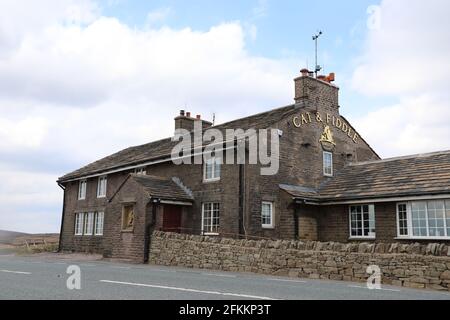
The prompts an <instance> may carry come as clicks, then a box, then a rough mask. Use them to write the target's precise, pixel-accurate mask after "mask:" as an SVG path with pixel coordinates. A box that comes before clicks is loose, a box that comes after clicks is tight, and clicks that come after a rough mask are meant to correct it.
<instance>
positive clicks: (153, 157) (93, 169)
mask: <svg viewBox="0 0 450 320" xmlns="http://www.w3.org/2000/svg"><path fill="white" fill-rule="evenodd" d="M302 106H304V105H302V104H293V105H288V106H285V107H281V108H277V109H273V110H270V111H266V112H262V113H258V114H255V115H252V116H249V117H245V118H241V119H237V120H234V121H230V122H227V123H224V124H221V125H217V126H213V127H210V128H215V129H219V130H225V129H238V128H239V129H244V130H246V129H249V128H255V129H260V128H268V127H269V126H270V125H271V124H273V123H276V122H278V121H280V120H281V119H283V118H284V117H285V116H286V115H288V114H290V113H293V112H295V111H296V110H297V108H299V107H302ZM177 144H178V142H176V141H175V142H173V141H172V138H166V139H162V140H158V141H154V142H150V143H147V144H143V145H140V146H135V147H130V148H127V149H124V150H122V151H119V152H117V153H114V154H112V155H110V156H107V157H105V158H103V159H100V160H98V161H95V162H93V163H90V164H88V165H87V166H84V167H82V168H80V169H78V170H75V171H73V172H71V173H68V174H66V175H64V176H62V177H60V178H59V179H58V181H59V182H64V181H68V180H72V179H78V178H82V177H86V176H89V175H95V174H101V173H103V172H107V171H110V170H115V169H120V168H124V167H127V166H134V165H136V166H137V165H139V164H144V163H146V162H151V161H157V160H161V159H166V158H169V157H170V155H171V152H172V149H173V147H174V146H176V145H177Z"/></svg>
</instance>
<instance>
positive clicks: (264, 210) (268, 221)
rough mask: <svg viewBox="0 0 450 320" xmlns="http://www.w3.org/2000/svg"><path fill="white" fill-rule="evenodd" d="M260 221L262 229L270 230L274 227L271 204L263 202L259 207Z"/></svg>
mask: <svg viewBox="0 0 450 320" xmlns="http://www.w3.org/2000/svg"><path fill="white" fill-rule="evenodd" d="M261 220H262V227H263V228H265V229H272V228H273V227H274V225H275V224H274V221H273V203H272V202H263V203H262V206H261Z"/></svg>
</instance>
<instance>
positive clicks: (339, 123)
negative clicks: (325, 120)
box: [336, 118, 342, 129]
mask: <svg viewBox="0 0 450 320" xmlns="http://www.w3.org/2000/svg"><path fill="white" fill-rule="evenodd" d="M336 127H337V128H339V129H340V128H341V127H342V120H341V119H339V118H337V119H336Z"/></svg>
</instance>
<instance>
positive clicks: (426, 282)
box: [150, 231, 450, 291]
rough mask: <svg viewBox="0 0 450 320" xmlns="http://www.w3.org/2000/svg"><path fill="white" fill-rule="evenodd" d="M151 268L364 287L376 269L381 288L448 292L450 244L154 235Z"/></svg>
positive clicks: (160, 233)
mask: <svg viewBox="0 0 450 320" xmlns="http://www.w3.org/2000/svg"><path fill="white" fill-rule="evenodd" d="M150 263H153V264H158V265H166V266H180V267H188V268H203V269H214V270H223V271H235V272H254V273H262V274H269V275H277V276H290V277H300V278H310V279H330V280H344V281H357V282H365V281H366V280H367V279H368V277H369V276H370V275H369V274H367V273H366V270H367V267H368V266H369V265H377V266H379V267H380V268H381V272H382V283H383V284H392V285H396V286H404V287H410V288H420V289H421V288H427V289H434V290H445V291H447V290H448V291H450V246H448V245H446V244H426V245H424V244H419V243H415V244H400V243H389V244H388V243H346V244H343V243H336V242H326V243H325V242H316V241H306V242H302V241H294V240H292V241H290V240H258V241H255V240H245V239H243V240H235V239H228V238H214V237H206V236H196V235H183V234H174V233H163V232H159V231H156V232H154V233H153V235H152V240H151V249H150Z"/></svg>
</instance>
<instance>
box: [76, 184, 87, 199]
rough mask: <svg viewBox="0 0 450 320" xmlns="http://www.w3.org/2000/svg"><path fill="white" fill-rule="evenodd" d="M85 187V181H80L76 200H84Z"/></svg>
mask: <svg viewBox="0 0 450 320" xmlns="http://www.w3.org/2000/svg"><path fill="white" fill-rule="evenodd" d="M86 187H87V181H86V180H80V183H79V185H78V200H85V199H86Z"/></svg>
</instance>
